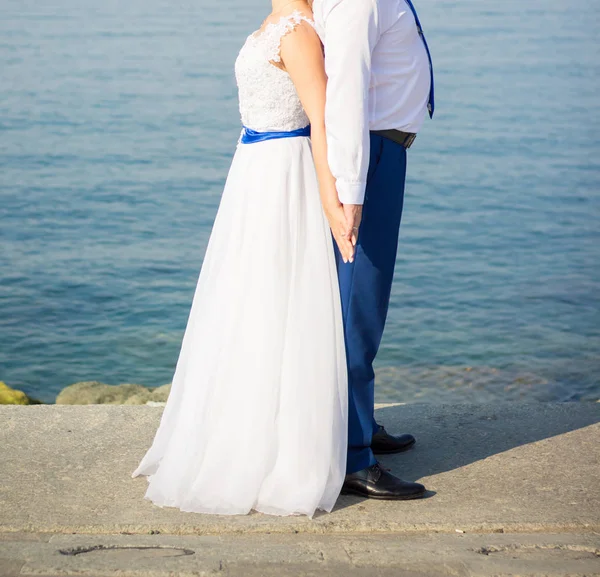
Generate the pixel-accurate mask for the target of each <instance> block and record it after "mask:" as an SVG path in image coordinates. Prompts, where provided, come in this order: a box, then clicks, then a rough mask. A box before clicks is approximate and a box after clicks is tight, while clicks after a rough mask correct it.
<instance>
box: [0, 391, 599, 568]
mask: <svg viewBox="0 0 600 577" xmlns="http://www.w3.org/2000/svg"><path fill="white" fill-rule="evenodd" d="M161 410H162V409H161V408H157V407H147V406H118V405H117V406H115V405H112V406H107V405H92V406H57V405H41V406H29V407H18V406H0V423H1V426H0V438H1V443H2V444H1V446H2V452H1V454H0V576H2V577H5V576H6V577H13V576H14V575H39V576H45V577H55V576H58V575H85V576H94V577H96V576H98V577H103V576H105V575H106V576H108V575H132V576H134V575H135V576H136V577H137V576H142V575H150V576H154V575H156V576H162V575H178V576H179V575H181V576H186V575H212V574H215V575H224V576H229V575H231V576H233V575H236V576H237V575H240V576H244V577H245V576H248V577H253V576H254V575H257V576H258V575H266V576H271V575H273V576H275V575H277V576H279V575H281V576H285V575H319V577H322V576H325V575H344V577H353V576H355V575H356V576H363V575H364V576H369V577H371V576H378V575H381V576H386V577H387V576H388V575H390V576H391V575H394V576H395V575H398V576H402V575H482V576H487V575H539V574H543V575H600V482H599V479H600V424H599V423H600V404H598V403H569V404H543V403H539V404H529V405H521V404H517V403H513V404H497V405H460V406H454V405H446V406H434V405H404V406H403V405H393V406H381V407H379V408H378V410H377V419H378V421H379V422H381V423H383V424H385V425H386V427H387V428H388V430H390V431H393V432H401V431H410V432H412V433H414V434H415V435H416V436H417V439H418V441H417V445H416V447H415V448H414V449H413V450H412V451H410V452H408V453H405V454H400V455H395V456H390V457H385V458H382V459H381V462H382V463H383V464H384V465H385V466H387V467H388V468H390V469H391V470H392V471H393V472H394V473H396V474H398V475H400V476H402V477H404V478H406V479H410V480H419V481H421V482H423V483H424V484H425V485H426V486H427V487H428V489H429V490H430V493H429V495H428V498H426V499H423V500H418V501H405V502H402V501H400V502H388V501H368V500H363V499H360V498H355V497H350V496H348V497H346V496H343V497H340V499H339V502H338V505H337V506H336V509H335V510H334V511H333V512H332V513H331V514H320V515H315V518H314V519H313V520H310V519H308V518H306V517H286V518H277V517H270V516H266V515H260V514H252V515H248V516H242V517H225V516H223V517H217V516H212V515H199V514H193V513H183V512H181V511H179V510H177V509H171V508H159V507H156V506H154V505H153V504H152V503H150V502H149V501H147V500H144V499H143V494H144V491H145V487H146V481H145V479H144V478H137V479H131V477H130V474H131V471H132V470H133V469H134V468H135V467H136V466H137V463H138V462H139V460H140V459H141V457H142V456H143V454H144V452H145V450H146V449H147V447H148V446H149V444H150V442H151V440H152V437H153V434H154V431H155V429H156V426H157V424H158V421H159V418H160V414H161ZM77 547H82V549H77ZM86 548H87V549H86ZM61 550H62V551H63V553H61Z"/></svg>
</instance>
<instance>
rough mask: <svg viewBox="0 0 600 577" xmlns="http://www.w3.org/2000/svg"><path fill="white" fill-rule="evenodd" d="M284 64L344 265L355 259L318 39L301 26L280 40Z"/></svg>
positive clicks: (322, 201)
mask: <svg viewBox="0 0 600 577" xmlns="http://www.w3.org/2000/svg"><path fill="white" fill-rule="evenodd" d="M280 53H281V60H282V64H283V66H284V67H285V70H286V71H287V72H288V74H289V75H290V78H291V79H292V82H293V83H294V86H295V87H296V92H297V93H298V97H299V98H300V102H302V106H303V108H304V110H305V111H306V114H307V116H308V118H309V120H310V136H311V143H312V152H313V158H314V161H315V168H316V171H317V178H318V180H319V190H320V194H321V203H322V205H323V210H324V211H325V215H326V216H327V220H328V221H329V226H330V227H331V231H332V233H333V236H334V238H335V241H336V243H337V245H338V247H339V249H340V252H341V254H342V258H343V259H344V262H347V261H350V262H352V260H353V259H354V247H353V245H352V241H351V240H350V238H351V234H350V232H351V231H349V230H348V226H349V225H348V222H347V220H346V217H345V215H344V210H343V207H342V204H341V203H340V201H339V198H338V194H337V190H336V187H335V178H334V177H333V175H332V174H331V170H330V169H329V164H328V162H327V140H326V135H325V89H326V86H327V76H326V75H325V65H324V60H323V49H322V46H321V41H320V40H319V36H318V35H317V33H316V32H315V30H314V29H313V28H312V26H311V25H310V24H308V23H307V22H302V23H300V24H299V25H298V26H296V28H295V29H294V30H293V31H292V32H289V33H288V34H286V35H285V36H284V37H283V38H282V40H281V51H280Z"/></svg>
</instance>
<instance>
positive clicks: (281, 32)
mask: <svg viewBox="0 0 600 577" xmlns="http://www.w3.org/2000/svg"><path fill="white" fill-rule="evenodd" d="M301 22H307V23H308V24H310V25H311V26H312V27H313V28H314V29H315V30H316V27H315V23H314V21H313V20H311V19H310V18H307V17H306V16H304V14H302V12H300V11H299V10H294V12H292V13H291V14H287V15H285V16H282V17H281V19H280V20H279V21H278V22H272V23H271V24H269V25H268V26H267V27H266V28H265V30H264V32H262V34H261V35H260V36H259V38H260V37H261V36H264V39H263V40H265V53H266V57H267V60H269V61H270V62H281V54H280V50H281V39H282V38H283V37H284V36H285V35H286V34H289V33H290V32H291V31H292V30H294V29H295V28H296V27H297V26H298V25H299V24H300V23H301Z"/></svg>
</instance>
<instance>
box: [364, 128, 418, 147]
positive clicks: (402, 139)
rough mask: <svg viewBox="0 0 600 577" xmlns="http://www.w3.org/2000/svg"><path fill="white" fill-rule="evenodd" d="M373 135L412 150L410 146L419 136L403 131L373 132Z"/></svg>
mask: <svg viewBox="0 0 600 577" xmlns="http://www.w3.org/2000/svg"><path fill="white" fill-rule="evenodd" d="M371 134H378V135H379V136H383V138H388V139H389V140H392V141H394V142H397V143H398V144H401V145H402V146H404V148H410V145H411V144H412V143H413V142H414V141H415V138H417V135H416V134H414V133H413V132H402V131H401V130H371Z"/></svg>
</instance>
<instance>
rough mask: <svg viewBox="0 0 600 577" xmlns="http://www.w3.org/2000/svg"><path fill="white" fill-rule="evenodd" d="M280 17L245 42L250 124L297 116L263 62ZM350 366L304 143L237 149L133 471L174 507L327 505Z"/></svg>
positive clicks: (341, 442)
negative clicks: (154, 419)
mask: <svg viewBox="0 0 600 577" xmlns="http://www.w3.org/2000/svg"><path fill="white" fill-rule="evenodd" d="M299 25H312V22H311V21H309V20H307V19H306V18H305V17H303V16H301V15H300V14H299V13H297V12H296V13H294V14H291V15H289V16H287V17H284V18H282V19H281V21H280V22H278V23H276V24H271V25H269V26H267V28H266V29H265V31H264V32H261V33H260V34H258V35H257V34H255V35H251V36H249V37H248V39H247V40H246V43H245V44H244V46H243V48H242V50H241V51H240V54H239V56H238V59H237V61H236V78H237V82H238V87H239V95H240V111H241V115H242V121H243V123H244V125H245V126H247V127H249V128H252V129H254V130H257V131H273V130H277V131H291V130H295V129H298V128H302V127H304V126H306V125H307V124H308V119H307V117H306V115H305V113H304V111H303V110H302V107H301V105H300V102H299V100H298V97H297V95H296V91H295V89H294V86H293V83H292V82H291V80H290V78H289V76H288V75H287V74H286V73H285V72H284V71H282V70H281V69H279V68H276V67H275V66H273V64H271V62H273V61H278V59H279V42H280V39H281V37H282V36H283V35H285V34H286V33H288V32H289V31H291V30H293V29H294V28H295V27H296V26H299ZM346 449H347V375H346V360H345V349H344V336H343V329H342V318H341V306H340V298H339V289H338V283H337V273H336V266H335V259H334V253H333V244H332V238H331V234H330V231H329V227H328V224H327V220H326V218H325V217H324V214H323V211H322V208H321V204H320V198H319V189H318V184H317V178H316V173H315V168H314V164H313V159H312V154H311V148H310V140H309V139H308V138H307V137H294V138H282V139H278V140H267V141H264V142H258V143H252V144H241V143H240V144H238V147H237V150H236V153H235V156H234V159H233V162H232V165H231V168H230V171H229V175H228V177H227V182H226V184H225V188H224V191H223V196H222V199H221V204H220V206H219V210H218V213H217V217H216V220H215V223H214V227H213V230H212V233H211V237H210V240H209V244H208V248H207V251H206V255H205V258H204V263H203V265H202V270H201V272H200V276H199V279H198V284H197V287H196V291H195V294H194V299H193V302H192V307H191V311H190V314H189V318H188V322H187V327H186V329H185V334H184V337H183V343H182V347H181V351H180V354H179V359H178V361H177V367H176V369H175V375H174V377H173V385H172V389H171V394H170V396H169V399H168V402H167V404H166V407H165V409H164V412H163V415H162V419H161V422H160V426H159V428H158V430H157V432H156V435H155V437H154V441H153V443H152V446H151V447H150V449H149V450H148V452H147V453H146V455H145V456H144V457H143V459H142V461H141V463H140V464H139V466H138V467H137V469H136V470H135V471H134V472H133V474H132V476H134V477H135V476H138V475H146V476H147V479H148V487H147V491H146V494H145V497H146V498H147V499H149V500H151V501H152V502H153V503H155V504H157V505H159V506H173V507H178V508H179V509H181V510H183V511H193V512H198V513H216V514H227V515H229V514H246V513H248V512H250V511H251V510H256V511H260V512H263V513H269V514H274V515H293V514H305V515H308V516H310V517H312V516H313V515H314V512H315V510H316V509H321V510H324V511H331V509H332V508H333V506H334V504H335V502H336V499H337V497H338V495H339V492H340V489H341V486H342V482H343V479H344V474H345V467H346Z"/></svg>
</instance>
